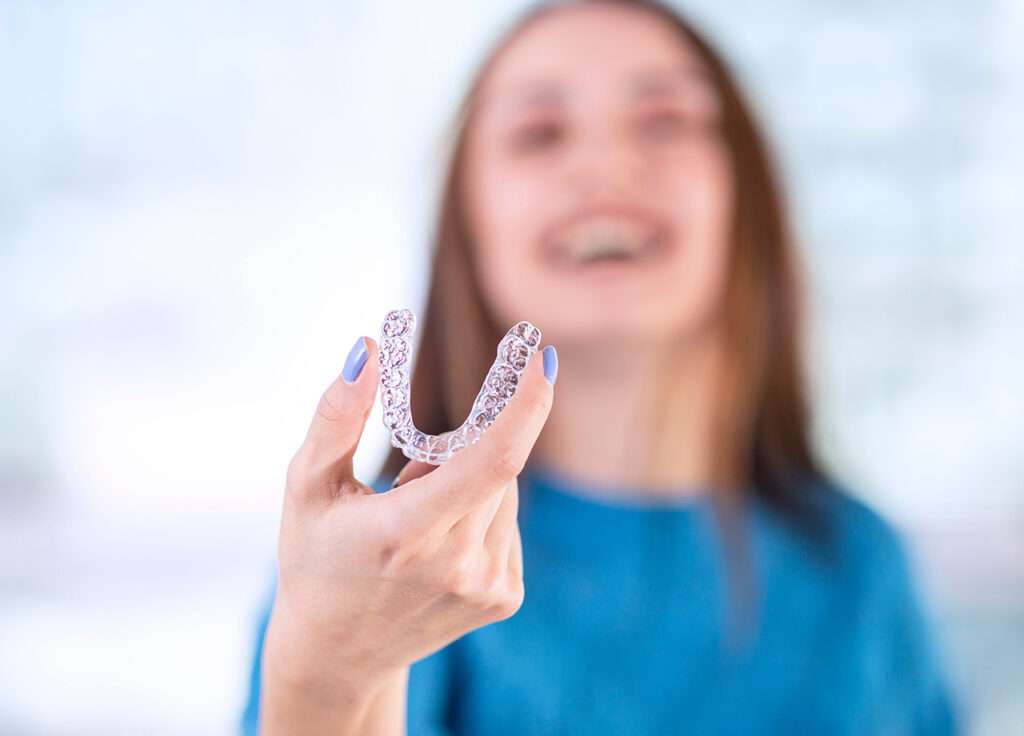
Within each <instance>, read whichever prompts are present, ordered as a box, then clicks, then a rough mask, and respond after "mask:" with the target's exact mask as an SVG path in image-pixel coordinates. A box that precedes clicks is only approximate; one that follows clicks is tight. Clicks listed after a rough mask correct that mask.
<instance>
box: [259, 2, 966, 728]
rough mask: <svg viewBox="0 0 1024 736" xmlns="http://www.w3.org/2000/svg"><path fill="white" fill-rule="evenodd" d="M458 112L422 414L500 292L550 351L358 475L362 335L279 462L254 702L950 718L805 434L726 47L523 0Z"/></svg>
mask: <svg viewBox="0 0 1024 736" xmlns="http://www.w3.org/2000/svg"><path fill="white" fill-rule="evenodd" d="M458 120H459V124H458V126H457V128H456V138H455V146H454V150H453V155H452V159H451V165H450V170H449V172H448V176H447V179H446V186H445V191H444V195H443V200H442V205H441V212H440V219H439V224H438V229H437V233H436V237H435V242H434V260H433V264H432V274H431V279H432V280H431V288H430V292H429V297H428V301H427V305H426V312H425V318H424V324H423V327H422V340H421V344H420V347H419V350H418V352H417V355H416V359H415V365H414V366H413V368H414V370H413V371H412V375H411V386H410V387H409V394H408V395H407V398H408V399H409V401H410V413H411V415H412V416H414V417H415V423H416V427H417V428H419V429H420V430H422V431H423V432H425V433H428V434H436V435H442V434H443V433H445V432H447V431H449V430H451V429H452V427H455V426H456V425H458V423H459V422H460V421H461V420H462V418H463V417H466V416H467V415H468V414H469V412H470V408H471V407H473V405H474V401H475V398H476V397H477V393H478V388H479V386H480V381H481V378H482V377H483V376H484V375H485V374H486V372H487V369H488V367H489V366H490V364H491V362H492V361H493V358H494V345H495V344H496V343H498V340H499V339H500V338H501V336H502V334H504V333H505V332H506V330H507V329H508V326H509V325H515V324H517V323H519V322H520V321H522V320H526V319H528V320H530V322H533V323H535V324H536V325H538V327H539V328H540V329H542V330H543V333H544V337H545V338H546V339H549V340H551V341H552V342H553V343H554V344H556V345H557V346H558V353H557V359H556V357H555V356H556V354H555V352H554V349H553V347H552V346H550V345H549V346H547V347H546V348H545V349H544V360H543V363H541V362H540V361H538V360H536V359H535V358H536V357H537V356H532V357H530V359H529V360H528V361H526V362H525V364H524V365H523V370H522V373H521V376H518V377H517V381H518V388H517V391H516V393H515V396H514V398H511V399H510V400H509V402H508V404H507V406H505V407H504V409H503V410H502V412H501V414H500V415H498V416H497V418H496V419H495V420H494V423H493V426H491V427H490V428H489V429H488V431H487V432H486V433H485V434H484V435H483V436H482V437H481V438H480V440H479V442H477V443H475V444H474V445H473V446H471V447H464V448H462V449H460V451H459V452H457V453H455V454H454V455H453V456H452V457H451V458H449V459H448V460H447V461H446V462H445V463H444V464H442V465H440V466H436V465H433V464H428V463H424V462H418V461H415V460H414V461H411V462H407V461H406V457H405V456H404V455H403V450H402V449H400V448H397V447H396V448H394V449H393V450H392V451H391V453H390V455H389V456H388V458H387V460H386V462H385V465H384V467H383V468H382V470H381V472H380V474H379V476H378V477H377V478H376V479H375V481H374V483H372V484H366V483H363V482H360V481H359V480H358V479H356V478H354V477H353V476H352V453H353V452H354V450H355V447H356V445H357V443H358V441H359V437H360V434H361V433H362V430H363V424H364V422H365V420H366V415H367V414H368V412H369V408H370V407H371V406H372V403H373V399H374V393H375V391H376V383H377V380H378V379H379V378H380V375H379V373H378V370H379V369H378V361H377V360H375V359H374V358H376V357H377V356H375V355H374V351H376V350H377V345H376V344H375V343H374V342H373V341H372V340H369V338H360V339H359V340H357V344H356V346H355V347H354V348H353V351H354V353H358V354H359V355H360V356H362V355H363V353H364V352H366V353H368V354H369V358H370V359H368V360H362V361H361V363H360V364H361V365H364V366H365V367H363V368H362V370H361V372H358V374H357V375H354V376H353V375H346V376H345V380H344V381H340V380H339V381H337V382H335V384H332V386H330V387H329V388H328V389H327V391H326V393H325V394H324V397H323V399H322V401H321V404H320V407H319V409H318V411H317V413H316V415H315V417H314V419H313V421H312V424H311V426H310V430H309V433H308V435H307V437H306V439H305V441H304V442H303V443H302V445H301V447H300V448H299V450H298V451H297V453H296V455H295V457H294V459H293V461H292V463H291V465H290V467H289V473H288V483H287V489H286V501H285V504H284V513H283V519H282V525H281V541H280V568H279V569H280V573H279V581H278V587H277V591H276V596H275V600H274V603H273V608H272V610H268V612H267V616H266V618H265V620H264V624H263V628H262V630H261V634H260V638H259V646H258V647H257V656H256V658H255V661H254V667H253V688H252V691H251V693H250V701H249V706H248V709H247V711H246V720H245V727H246V729H247V730H248V731H249V732H250V733H251V732H254V731H255V730H256V728H257V724H260V726H261V727H262V732H263V733H265V734H276V733H289V734H298V733H326V732H330V733H362V734H382V735H383V734H399V733H403V732H405V730H406V729H408V731H409V732H410V733H413V734H495V735H498V736H501V735H502V734H509V735H512V734H517V735H518V734H555V733H566V732H571V733H586V734H592V735H594V736H600V735H601V734H630V735H631V736H635V735H636V734H640V733H651V734H664V733H678V732H693V733H737V734H739V733H743V734H747V733H785V734H790V733H829V734H846V733H848V734H874V733H879V734H909V733H938V734H942V733H949V732H951V731H953V730H955V720H954V717H953V709H952V706H951V704H950V699H949V696H948V694H947V692H946V689H945V685H944V680H943V677H942V675H941V668H940V666H939V663H938V658H937V656H936V654H935V651H934V648H933V646H932V643H931V639H930V634H929V623H928V620H927V617H926V616H925V615H924V613H923V611H922V610H921V607H920V605H919V602H918V599H917V594H916V591H915V587H914V583H913V576H912V574H911V572H910V570H909V567H908V565H907V562H906V559H905V554H904V551H903V547H902V544H901V542H900V540H899V539H898V537H897V536H896V535H895V534H894V532H893V531H892V529H891V528H890V527H889V525H888V524H886V523H885V522H884V521H883V520H882V519H881V518H880V517H879V516H878V515H877V514H875V513H874V512H873V511H871V510H870V509H868V508H867V507H865V506H864V505H862V504H861V503H859V502H857V501H855V500H854V499H853V498H852V497H851V496H849V495H847V494H846V493H845V492H844V491H843V490H842V489H840V488H839V486H838V485H837V484H835V483H833V482H832V481H830V480H829V478H828V476H827V475H826V473H825V472H824V470H823V469H822V468H821V465H820V463H819V462H818V460H817V458H816V456H815V453H814V451H813V448H812V445H811V441H810V429H809V427H810V412H809V407H808V405H807V397H806V389H805V385H804V379H803V357H802V354H801V340H800V336H801V325H802V316H803V315H802V308H801V298H800V297H801V294H800V285H799V279H798V277H797V267H796V263H795V251H794V245H793V243H792V240H791V237H790V234H789V229H788V226H787V220H786V215H785V210H784V206H783V198H782V195H781V192H780V187H779V183H778V181H777V178H776V176H775V173H774V170H773V167H772V165H771V162H770V157H769V155H768V153H767V151H766V148H765V145H764V143H763V139H762V136H761V134H760V133H759V131H758V129H757V126H756V125H755V123H754V120H753V117H752V114H751V113H750V111H749V107H748V105H747V103H746V102H745V101H744V99H743V97H742V96H741V94H740V92H739V90H738V89H737V86H736V84H735V82H734V81H733V78H732V76H731V75H730V73H729V72H728V70H727V68H726V66H725V64H724V63H723V62H722V60H721V59H720V58H719V57H718V55H717V54H716V53H715V52H714V51H713V50H712V49H711V47H710V46H709V45H708V44H707V42H706V41H704V40H703V39H702V38H701V37H700V36H699V35H698V34H697V33H696V32H695V31H694V30H692V29H691V28H690V27H689V26H688V25H687V24H686V23H685V22H684V21H683V20H682V19H680V18H679V17H678V16H677V15H676V14H675V13H674V12H673V11H671V10H670V9H668V8H666V7H665V6H662V5H659V4H657V3H653V2H639V1H626V0H598V1H591V2H563V3H556V4H553V5H542V6H539V7H538V8H536V9H535V10H533V11H531V12H530V13H529V14H527V15H526V16H525V17H524V18H523V19H522V20H521V21H520V22H519V23H518V24H516V25H515V27H514V28H512V29H511V30H510V32H509V33H507V34H506V35H505V36H504V38H503V39H502V40H501V42H500V43H499V44H498V46H497V48H496V49H495V50H494V52H493V53H492V54H491V55H490V56H489V57H488V59H487V60H486V62H485V63H484V65H483V67H482V68H481V70H480V72H479V74H478V75H477V77H476V78H475V80H474V82H473V84H472V85H471V87H470V90H469V92H468V95H467V97H466V98H465V102H464V104H463V107H462V109H461V111H460V114H459V118H458ZM537 337H538V343H539V335H538V336H537ZM387 347H388V346H385V348H387ZM556 375H560V376H561V377H560V378H559V379H558V390H557V399H556V398H555V396H554V394H555V391H554V382H555V376H556ZM545 378H546V379H547V380H546V381H545V380H544V379H545ZM392 479H394V480H395V485H394V487H392V484H391V481H392ZM385 489H389V490H385ZM375 491H376V492H375ZM521 492H522V501H523V503H522V504H521V505H520V493H521ZM527 589H528V590H529V594H528V595H527V594H526V590H527Z"/></svg>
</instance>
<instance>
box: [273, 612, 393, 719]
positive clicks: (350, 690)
mask: <svg viewBox="0 0 1024 736" xmlns="http://www.w3.org/2000/svg"><path fill="white" fill-rule="evenodd" d="M407 669H408V668H399V669H398V670H396V671H395V672H382V673H374V672H371V671H370V670H369V669H368V668H367V667H366V666H355V665H354V664H352V663H350V662H346V661H345V660H344V655H343V652H339V651H338V646H337V645H332V644H330V643H328V642H327V641H325V640H324V639H322V638H321V637H318V636H316V635H315V634H311V633H310V632H309V630H308V627H307V626H303V625H301V624H298V623H296V622H293V621H291V619H289V618H288V616H286V615H283V614H282V612H281V611H280V610H278V609H277V608H276V607H275V610H274V611H273V613H272V615H271V618H270V622H269V624H268V626H267V631H266V637H265V641H264V646H263V673H262V674H263V677H264V680H265V682H266V683H267V685H269V686H271V687H274V688H277V689H279V690H281V691H283V692H287V693H289V694H290V695H291V696H294V697H302V698H303V699H305V700H307V701H310V702H311V703H319V704H320V705H321V706H323V707H334V706H340V707H343V708H346V709H350V708H352V707H358V706H360V705H362V704H365V703H368V702H369V701H371V700H372V699H373V697H374V695H375V694H376V693H377V692H378V691H379V690H380V688H381V687H383V686H384V685H385V684H386V683H388V682H389V681H392V680H394V678H395V677H397V676H398V675H399V674H400V673H401V672H402V671H404V670H407Z"/></svg>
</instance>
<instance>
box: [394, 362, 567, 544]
mask: <svg viewBox="0 0 1024 736" xmlns="http://www.w3.org/2000/svg"><path fill="white" fill-rule="evenodd" d="M553 399H554V387H553V385H552V384H551V383H549V382H548V380H547V379H546V378H545V376H544V365H543V352H541V351H538V352H537V353H534V354H533V355H532V356H531V357H530V362H529V363H528V364H527V366H526V368H525V369H524V370H523V373H522V376H521V378H520V380H519V386H518V388H517V390H516V394H515V396H513V397H512V399H511V400H510V401H509V403H508V405H507V406H506V407H505V408H504V409H503V410H502V411H501V413H500V414H499V415H498V417H497V418H496V419H495V420H494V423H493V424H492V425H491V426H490V427H489V428H488V429H487V430H486V431H485V432H484V433H483V436H482V437H481V438H480V440H479V441H478V442H476V443H475V444H473V445H470V446H469V447H466V448H464V449H462V450H459V451H458V452H457V453H455V454H454V455H453V456H452V457H451V459H450V460H448V461H447V462H446V463H444V464H443V465H441V466H439V467H438V468H437V469H436V470H434V471H433V472H431V473H430V474H429V475H428V476H427V477H425V478H422V479H421V480H420V481H418V482H417V483H409V484H406V485H402V486H399V487H398V488H396V489H394V491H392V493H394V494H395V499H396V501H397V500H398V499H401V502H400V504H399V505H400V506H401V507H402V511H403V516H405V517H406V523H408V524H417V523H420V524H428V525H444V524H447V528H449V529H450V528H451V527H452V526H454V524H455V523H456V522H457V521H458V520H459V519H460V518H461V517H463V516H465V515H466V514H467V513H469V512H470V511H471V510H472V509H473V508H474V507H476V506H477V505H478V504H480V503H481V502H483V501H484V500H485V499H487V498H488V497H489V496H493V495H495V494H496V493H497V492H498V491H500V490H502V489H503V488H504V487H505V486H506V485H507V484H508V483H510V482H511V481H513V480H515V479H516V477H517V476H518V475H519V473H520V472H522V469H523V467H524V466H525V465H526V461H527V459H528V458H529V455H530V451H531V450H532V449H533V445H534V443H535V442H536V441H537V437H538V436H539V435H540V431H541V429H542V428H543V426H544V422H545V421H547V418H548V414H549V413H550V411H551V405H552V402H553Z"/></svg>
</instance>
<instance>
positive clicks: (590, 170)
mask: <svg viewBox="0 0 1024 736" xmlns="http://www.w3.org/2000/svg"><path fill="white" fill-rule="evenodd" d="M566 178H567V180H568V184H569V186H571V187H572V190H573V191H574V192H576V193H578V194H579V195H580V196H581V197H582V198H584V199H591V198H594V199H603V198H611V199H614V198H617V197H624V196H628V195H629V194H631V193H635V192H636V191H637V189H638V188H639V187H640V185H641V182H642V178H643V160H642V158H641V156H640V152H639V151H638V150H637V149H636V147H635V146H632V145H630V142H629V141H628V140H626V139H625V136H623V135H621V134H619V133H617V132H616V131H615V130H614V129H613V128H612V127H611V126H605V125H602V126H593V127H591V128H589V129H587V130H586V131H581V134H580V135H579V136H578V137H577V140H576V145H575V146H574V147H573V151H572V155H571V156H569V158H568V162H567V171H566Z"/></svg>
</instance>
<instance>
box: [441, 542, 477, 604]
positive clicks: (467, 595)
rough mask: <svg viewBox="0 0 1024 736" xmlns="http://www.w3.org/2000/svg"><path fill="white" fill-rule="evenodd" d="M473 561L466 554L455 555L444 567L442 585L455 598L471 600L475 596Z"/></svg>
mask: <svg viewBox="0 0 1024 736" xmlns="http://www.w3.org/2000/svg"><path fill="white" fill-rule="evenodd" d="M475 567H476V565H475V561H474V560H473V558H472V557H471V556H470V555H468V554H458V555H455V556H454V557H453V558H452V559H451V561H450V562H449V563H448V565H447V567H446V568H445V571H444V575H443V580H442V586H443V587H444V589H445V591H446V592H448V593H451V594H452V595H454V596H456V597H457V598H461V599H463V600H467V601H471V600H473V599H475V598H476V596H477V593H478V591H477V585H476V575H475Z"/></svg>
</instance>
